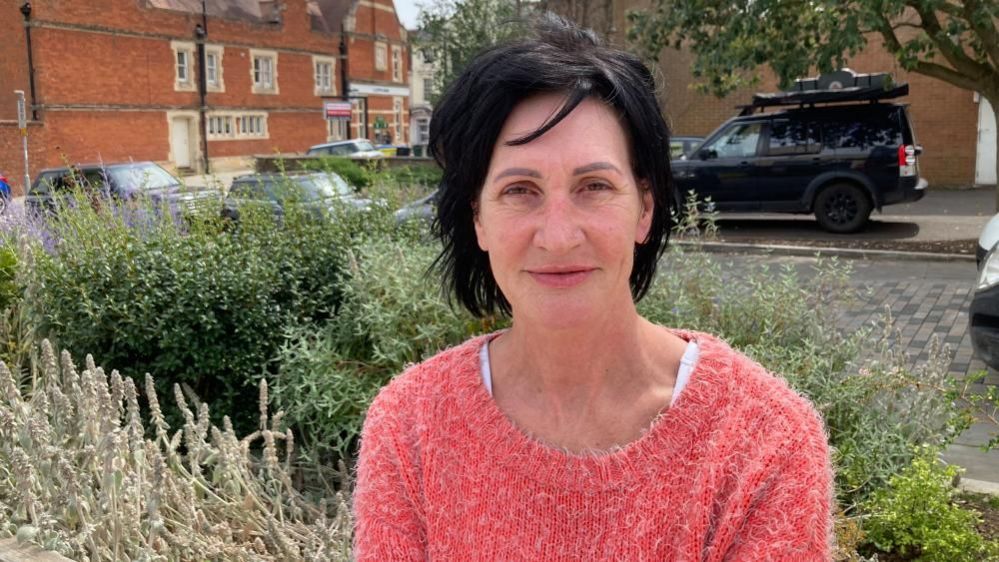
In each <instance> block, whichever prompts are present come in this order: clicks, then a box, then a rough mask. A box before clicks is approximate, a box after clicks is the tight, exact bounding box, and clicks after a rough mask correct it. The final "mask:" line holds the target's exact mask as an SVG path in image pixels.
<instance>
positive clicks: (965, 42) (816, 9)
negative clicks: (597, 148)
mask: <svg viewBox="0 0 999 562" xmlns="http://www.w3.org/2000/svg"><path fill="white" fill-rule="evenodd" d="M652 2H653V7H652V9H651V10H648V11H645V12H641V13H638V12H632V13H630V14H629V16H628V17H629V20H630V22H631V24H632V27H631V29H630V31H629V38H630V39H631V40H632V41H635V42H637V44H638V45H639V48H640V49H641V50H642V51H643V52H644V53H645V54H646V55H647V56H648V57H649V58H652V59H657V58H658V54H659V53H660V52H661V51H662V49H663V48H664V47H667V46H669V47H673V48H677V49H678V48H680V47H686V48H689V49H690V50H691V51H692V52H693V54H694V56H695V61H694V65H693V74H694V76H695V77H697V78H700V79H701V80H702V82H701V83H700V84H699V86H701V88H702V89H704V90H706V91H709V92H712V93H714V94H715V95H718V96H723V95H725V94H727V93H730V92H732V91H733V90H735V89H736V88H738V87H740V86H743V85H746V84H751V83H755V82H756V81H758V80H759V74H758V72H757V70H758V68H759V67H760V66H762V65H767V66H769V67H770V68H771V69H772V70H773V71H774V73H775V74H776V75H777V77H778V79H779V80H780V82H781V86H782V87H786V86H788V85H790V84H791V83H792V82H793V81H794V79H795V78H798V77H801V76H806V75H808V74H810V73H811V72H812V69H814V68H817V69H818V70H819V71H820V72H828V71H830V70H834V69H837V68H842V67H843V66H844V65H845V61H846V59H847V58H848V57H849V56H853V55H855V54H857V53H858V52H860V51H861V50H862V49H863V48H864V47H865V46H866V45H867V42H868V41H869V40H870V39H871V38H872V37H880V38H881V40H882V41H883V43H884V48H885V49H886V50H887V51H888V52H889V53H891V54H892V55H893V56H894V57H895V58H896V60H898V62H899V65H900V66H901V67H902V68H904V69H906V70H908V71H911V72H918V73H920V74H923V75H926V76H929V77H932V78H936V79H938V80H942V81H944V82H947V83H948V84H952V85H954V86H957V87H959V88H964V89H966V90H971V91H976V92H978V93H980V94H981V95H982V96H983V97H984V98H985V99H987V100H988V101H989V103H990V104H991V105H992V108H993V109H994V110H995V111H996V115H997V116H999V32H997V21H999V2H996V0H736V1H732V0H652ZM997 120H999V117H997ZM996 160H997V166H999V148H997V159H996ZM996 209H997V210H999V186H997V190H996Z"/></svg>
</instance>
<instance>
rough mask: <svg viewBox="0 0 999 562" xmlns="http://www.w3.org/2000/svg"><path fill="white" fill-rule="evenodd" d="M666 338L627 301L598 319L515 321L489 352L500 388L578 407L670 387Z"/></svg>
mask: <svg viewBox="0 0 999 562" xmlns="http://www.w3.org/2000/svg"><path fill="white" fill-rule="evenodd" d="M669 339H677V338H675V337H674V336H672V335H670V334H669V333H668V332H666V331H665V330H663V329H662V328H660V327H658V326H655V325H653V324H651V323H650V322H648V321H646V320H644V319H643V318H641V317H640V316H639V315H638V313H637V311H635V308H634V305H633V304H632V303H631V302H629V303H628V306H626V307H624V310H623V311H622V310H621V308H618V309H617V311H616V312H615V313H614V314H608V315H606V317H604V318H600V319H598V320H597V321H589V322H580V323H578V324H574V325H572V326H565V327H559V328H552V327H550V326H541V325H537V324H534V323H531V322H529V321H528V322H517V321H516V320H515V321H514V323H513V326H512V327H511V329H510V330H509V331H508V332H506V333H504V334H503V336H501V337H500V338H498V339H497V340H495V342H494V343H493V345H492V346H491V348H490V353H491V354H492V355H493V357H495V359H496V360H495V361H494V365H495V367H498V368H496V369H495V371H496V372H498V375H499V376H498V377H496V378H498V379H499V381H498V384H499V385H501V386H502V385H503V384H510V385H511V386H512V387H514V386H515V387H519V388H521V389H523V390H526V391H527V392H528V393H529V394H531V395H534V396H537V397H543V398H545V399H551V400H560V401H562V400H564V401H568V402H574V403H576V404H577V405H582V404H586V403H593V402H595V401H597V400H600V399H601V398H610V397H613V396H620V395H621V393H629V392H640V391H641V389H643V388H648V387H651V386H657V385H662V384H668V385H670V386H671V385H672V382H673V373H671V372H670V371H669V368H668V365H665V364H664V363H663V361H664V352H667V355H666V356H667V357H668V356H669V353H668V351H673V350H672V349H669V346H664V345H662V344H663V342H664V340H669ZM674 349H675V348H674ZM667 350H668V351H667ZM667 363H668V360H667ZM664 367H665V368H664ZM666 379H669V380H666Z"/></svg>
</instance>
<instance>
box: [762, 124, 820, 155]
mask: <svg viewBox="0 0 999 562" xmlns="http://www.w3.org/2000/svg"><path fill="white" fill-rule="evenodd" d="M820 148H821V145H820V143H819V138H818V133H817V131H816V128H815V126H814V125H813V124H812V123H807V122H804V121H789V120H786V119H775V120H773V121H772V122H771V123H770V143H769V148H768V154H769V155H770V156H787V155H791V154H815V153H817V152H819V150H820Z"/></svg>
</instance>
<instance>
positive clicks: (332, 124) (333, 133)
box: [326, 119, 350, 141]
mask: <svg viewBox="0 0 999 562" xmlns="http://www.w3.org/2000/svg"><path fill="white" fill-rule="evenodd" d="M349 127H350V121H348V120H346V119H330V120H329V121H327V122H326V128H327V131H326V133H327V136H326V138H327V140H331V141H337V140H347V139H348V138H349V137H348V136H347V135H348V134H349V132H348V129H349Z"/></svg>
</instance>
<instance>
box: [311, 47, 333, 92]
mask: <svg viewBox="0 0 999 562" xmlns="http://www.w3.org/2000/svg"><path fill="white" fill-rule="evenodd" d="M320 66H328V67H329V70H330V72H329V86H328V87H327V86H326V85H324V84H322V83H321V82H320V73H319V68H320ZM312 74H313V80H314V82H315V90H314V93H315V95H317V96H335V95H336V59H335V58H333V57H321V56H318V55H313V56H312Z"/></svg>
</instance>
